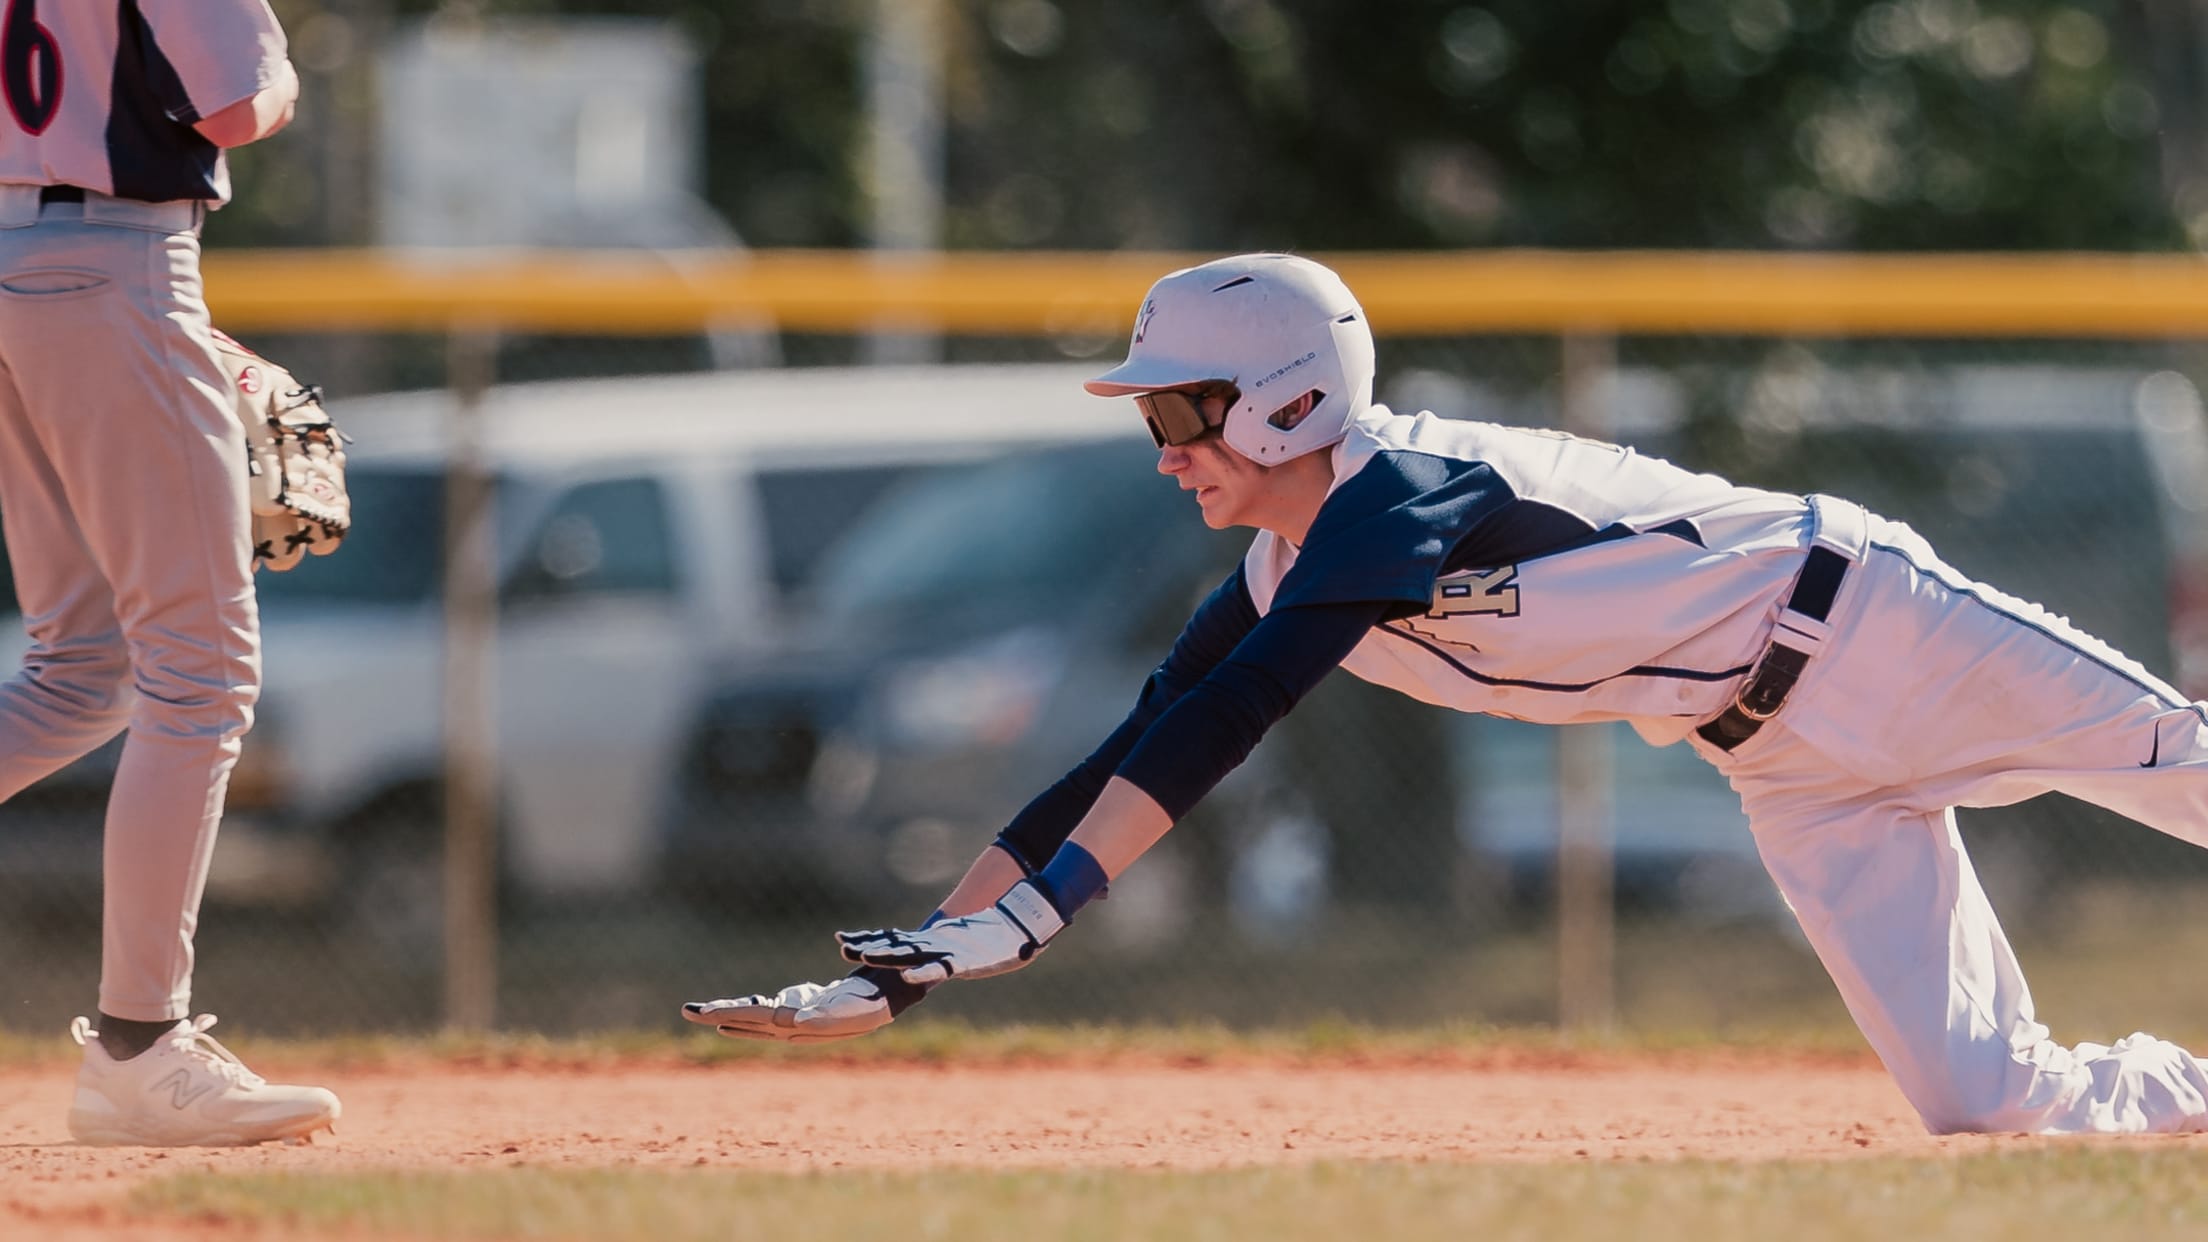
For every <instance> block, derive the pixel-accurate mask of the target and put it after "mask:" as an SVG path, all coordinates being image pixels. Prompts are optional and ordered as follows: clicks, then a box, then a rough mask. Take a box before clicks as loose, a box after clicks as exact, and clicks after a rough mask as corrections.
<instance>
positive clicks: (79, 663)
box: [0, 259, 131, 802]
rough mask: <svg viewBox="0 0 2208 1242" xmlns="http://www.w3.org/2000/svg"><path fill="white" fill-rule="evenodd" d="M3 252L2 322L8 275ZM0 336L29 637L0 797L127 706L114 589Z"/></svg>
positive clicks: (0, 749)
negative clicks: (80, 525) (87, 540)
mask: <svg viewBox="0 0 2208 1242" xmlns="http://www.w3.org/2000/svg"><path fill="white" fill-rule="evenodd" d="M4 264H5V260H4V259H0V322H5V320H6V317H7V311H6V307H5V305H4V303H5V302H7V301H10V300H12V299H13V298H15V297H18V296H21V295H17V294H11V293H9V292H8V289H9V286H10V281H9V279H8V275H7V273H6V271H5V270H4ZM5 352H6V350H5V337H4V334H0V529H4V530H5V532H6V536H7V541H8V544H9V546H10V548H11V549H13V555H12V556H11V558H10V559H11V562H12V563H11V565H10V568H11V569H12V570H13V577H14V585H15V595H16V602H17V604H18V605H19V606H20V607H21V608H22V611H23V624H24V628H25V629H26V630H27V631H28V633H29V636H30V640H31V645H30V648H29V650H28V651H26V652H25V654H24V657H23V663H22V665H21V666H20V667H19V668H17V669H16V670H15V672H14V673H13V675H11V676H10V677H8V679H7V680H6V681H0V802H5V801H6V800H7V799H9V798H11V797H13V796H15V795H16V794H17V793H19V792H21V791H22V790H23V789H24V787H26V786H28V785H30V784H31V783H32V782H34V781H37V780H39V779H41V778H43V777H45V776H47V775H48V774H50V773H52V772H54V771H56V770H58V769H60V768H61V767H63V766H65V765H67V764H68V763H70V762H71V761H73V760H75V759H76V758H78V757H79V756H81V755H83V754H85V753H87V752H89V751H91V750H92V749H93V748H95V747H97V746H98V745H100V744H101V743H102V742H105V741H107V740H108V739H109V738H111V737H113V736H115V734H116V733H117V732H119V731H121V729H122V727H123V724H124V721H125V718H126V715H127V713H128V712H129V710H130V700H131V688H130V653H129V650H128V648H126V647H125V646H124V645H123V635H122V628H121V626H120V624H119V623H117V621H116V620H115V597H114V595H113V594H112V593H110V592H109V591H108V589H107V580H106V579H105V578H103V577H101V576H100V572H99V570H98V569H97V568H96V567H95V566H94V565H93V563H92V554H91V551H90V549H88V548H86V547H85V545H84V536H83V534H82V533H81V532H80V531H79V530H78V529H77V523H76V519H75V517H73V516H72V515H71V514H70V512H69V499H68V497H67V496H66V495H65V494H64V493H63V491H62V487H61V480H60V478H59V477H58V476H56V475H55V473H54V470H53V467H52V465H51V463H49V462H48V461H47V460H46V456H45V450H44V449H43V447H42V446H41V445H40V443H39V440H38V437H37V436H36V435H35V434H34V432H33V429H32V427H31V425H30V422H29V419H28V417H27V414H26V411H25V409H24V407H23V402H22V399H21V398H20V396H18V394H17V393H16V390H15V377H14V374H13V373H12V372H11V371H10V370H9V368H8V366H7V364H6V361H5Z"/></svg>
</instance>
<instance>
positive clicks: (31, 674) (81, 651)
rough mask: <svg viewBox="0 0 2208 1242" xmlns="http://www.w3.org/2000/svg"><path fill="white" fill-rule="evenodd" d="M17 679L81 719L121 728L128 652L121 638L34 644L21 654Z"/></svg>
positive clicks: (126, 708) (126, 709)
mask: <svg viewBox="0 0 2208 1242" xmlns="http://www.w3.org/2000/svg"><path fill="white" fill-rule="evenodd" d="M21 682H22V684H23V685H24V686H25V687H26V688H27V689H28V690H29V692H30V693H32V694H35V695H37V696H39V697H41V698H44V699H45V700H47V701H48V702H49V703H51V704H52V705H53V706H55V707H56V708H58V709H60V710H61V711H62V712H64V713H66V714H67V715H69V716H72V717H75V718H77V719H79V720H84V721H87V722H96V723H110V722H111V723H113V724H115V725H116V726H117V727H120V726H121V724H122V722H123V720H124V719H125V718H126V717H128V716H129V714H130V708H131V701H132V693H131V689H132V684H131V683H132V676H131V667H130V652H129V650H128V649H127V648H125V647H124V646H123V644H122V643H121V642H120V641H116V642H91V643H83V644H72V645H66V646H40V647H36V648H33V649H32V650H31V651H30V652H28V653H27V654H25V656H24V657H23V671H22V674H21Z"/></svg>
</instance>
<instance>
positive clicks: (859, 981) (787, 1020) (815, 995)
mask: <svg viewBox="0 0 2208 1242" xmlns="http://www.w3.org/2000/svg"><path fill="white" fill-rule="evenodd" d="M682 1016H683V1017H684V1018H685V1019H687V1020H688V1021H691V1022H695V1023H697V1024H698V1025H700V1026H710V1027H712V1028H713V1029H714V1030H717V1031H719V1032H720V1033H721V1034H723V1035H726V1036H728V1037H729V1038H730V1039H765V1040H775V1041H779V1042H782V1043H791V1044H810V1043H822V1042H824V1041H827V1040H831V1039H851V1038H854V1037H856V1036H859V1035H865V1034H868V1033H870V1032H873V1031H877V1030H880V1029H881V1028H883V1027H885V1026H888V1025H889V1020H890V1019H891V1018H893V1017H895V1016H896V1015H895V1014H893V1013H891V1012H890V1006H889V998H888V997H886V996H884V995H883V994H882V989H881V988H879V987H876V986H875V985H874V984H873V983H872V982H870V981H868V980H866V979H864V978H861V977H860V976H857V975H853V976H850V977H848V978H844V979H838V980H836V981H835V982H834V983H827V984H822V983H793V984H791V985H790V986H788V987H786V988H784V989H782V990H781V991H779V992H776V993H775V994H774V995H772V996H759V995H753V996H739V997H735V998H733V999H730V1000H714V1001H691V1002H690V1003H689V1004H687V1005H684V1006H683V1007H682Z"/></svg>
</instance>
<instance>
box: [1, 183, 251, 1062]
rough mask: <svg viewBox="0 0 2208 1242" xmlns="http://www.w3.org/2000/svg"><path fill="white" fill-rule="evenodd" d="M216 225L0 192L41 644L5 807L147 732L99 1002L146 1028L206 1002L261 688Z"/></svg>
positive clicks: (26, 608) (140, 746)
mask: <svg viewBox="0 0 2208 1242" xmlns="http://www.w3.org/2000/svg"><path fill="white" fill-rule="evenodd" d="M200 217H201V208H200V207H199V206H198V205H196V204H192V203H163V204H147V203H134V202H129V201H125V200H119V199H113V198H108V197H105V196H103V195H98V194H87V195H86V201H85V202H84V203H81V204H78V203H48V204H44V205H43V206H42V205H41V204H40V202H39V196H38V190H37V187H35V186H12V185H11V186H0V526H4V528H5V530H6V535H7V546H8V552H9V557H10V559H11V561H12V562H13V565H14V571H15V585H16V592H17V595H18V598H19V600H20V602H21V604H22V608H23V622H24V626H25V628H26V629H27V630H28V632H29V636H30V640H31V641H30V648H29V651H28V653H27V654H26V655H25V657H24V662H23V666H22V667H21V668H20V669H18V670H16V672H15V674H14V676H12V677H10V678H9V679H8V680H7V681H6V682H5V683H4V684H0V801H4V800H5V799H7V798H9V797H12V796H13V795H14V794H15V793H17V792H18V791H20V790H21V789H23V788H24V787H25V786H27V785H29V784H31V783H32V782H34V781H36V780H38V779H39V778H41V777H43V776H45V775H47V774H48V773H50V772H53V771H55V770H56V769H58V768H61V767H62V766H64V765H66V764H68V763H69V762H70V761H71V760H73V759H76V758H77V757H78V756H80V755H83V754H85V753H86V752H88V751H90V750H92V749H94V748H96V747H97V746H99V745H100V744H101V743H102V742H104V741H106V740H107V739H109V738H111V737H113V736H114V735H115V734H116V733H117V732H118V731H120V730H122V729H124V728H126V727H127V728H128V729H129V731H130V733H129V737H128V739H127V740H126V741H125V743H124V746H123V751H122V758H121V761H120V766H119V767H118V769H117V771H116V774H115V784H114V790H113V793H112V794H111V796H110V798H109V801H108V807H107V825H106V839H105V843H104V851H105V853H104V876H105V892H104V896H103V906H102V922H101V928H102V941H101V970H100V998H99V1000H100V1010H101V1012H103V1013H107V1014H110V1015H113V1016H114V1017H118V1018H127V1019H133V1020H138V1021H160V1020H163V1019H169V1018H180V1017H183V1016H185V1014H186V1011H187V1008H188V1006H189V1004H190V1000H191V977H192V935H193V932H194V930H195V929H196V927H197V925H198V921H199V903H200V896H201V893H202V892H203V891H204V889H205V887H206V881H207V865H208V860H209V858H210V857H211V856H212V854H213V852H214V844H215V830H216V826H217V824H218V823H219V822H220V820H221V817H222V803H223V794H224V791H225V789H226V788H227V786H228V783H229V778H230V769H231V767H232V766H233V765H234V764H235V763H236V762H237V758H238V749H239V743H240V739H241V738H242V737H243V736H244V734H245V731H246V730H247V729H248V728H249V727H250V726H251V724H252V719H253V704H254V701H255V699H256V698H257V697H258V695H259V691H260V616H259V612H258V610H257V607H256V604H255V600H254V594H253V576H252V563H251V559H250V549H249V543H248V538H249V519H248V511H247V502H246V490H245V470H244V458H245V441H244V430H243V428H242V426H241V425H240V424H239V422H238V420H237V418H236V416H235V415H234V414H233V413H232V411H231V407H230V403H229V400H228V393H227V380H226V377H225V376H224V374H223V369H222V366H221V363H220V362H219V361H218V360H217V358H216V356H215V353H214V348H213V343H212V340H211V339H210V337H209V323H208V316H207V307H206V303H205V301H204V300H203V298H202V296H201V289H200V274H199V222H200ZM5 814H6V812H5V811H4V810H0V816H5Z"/></svg>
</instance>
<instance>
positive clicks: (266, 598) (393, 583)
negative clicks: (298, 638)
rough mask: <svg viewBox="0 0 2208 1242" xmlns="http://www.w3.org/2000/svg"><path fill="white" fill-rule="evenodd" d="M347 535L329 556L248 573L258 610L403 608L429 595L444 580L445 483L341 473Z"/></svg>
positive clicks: (398, 473)
mask: <svg viewBox="0 0 2208 1242" xmlns="http://www.w3.org/2000/svg"><path fill="white" fill-rule="evenodd" d="M345 485H346V489H347V490H348V491H349V492H351V493H352V498H353V529H352V530H351V532H350V533H348V534H347V535H346V536H345V544H344V546H343V547H341V548H339V549H338V550H337V551H336V552H334V553H332V554H330V555H329V556H310V557H307V558H306V559H305V560H302V561H300V562H299V564H298V565H297V566H296V567H295V568H293V569H291V570H289V571H287V572H285V573H280V574H279V573H259V574H255V575H254V581H255V583H256V584H257V586H258V588H259V592H260V597H261V605H262V607H263V608H278V609H280V608H283V607H286V606H287V605H289V604H291V603H294V602H301V603H344V604H404V603H413V602H416V601H419V600H425V599H428V598H430V597H431V596H433V595H435V594H436V593H437V591H438V588H439V584H440V581H441V579H442V577H443V574H444V563H445V558H444V526H445V481H444V477H443V476H442V475H440V474H438V473H436V472H434V471H430V470H390V469H361V468H354V469H350V470H348V471H347V472H346V478H345Z"/></svg>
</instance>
